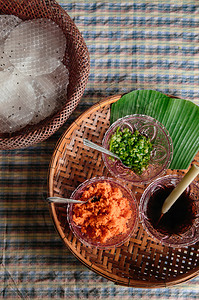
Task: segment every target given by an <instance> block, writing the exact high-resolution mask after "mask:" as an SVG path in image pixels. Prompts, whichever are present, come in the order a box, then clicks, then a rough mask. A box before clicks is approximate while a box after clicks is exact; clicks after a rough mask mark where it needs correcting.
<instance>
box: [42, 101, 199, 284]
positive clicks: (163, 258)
mask: <svg viewBox="0 0 199 300" xmlns="http://www.w3.org/2000/svg"><path fill="white" fill-rule="evenodd" d="M120 97H121V95H117V96H114V97H110V98H108V99H104V100H102V101H100V102H99V103H97V104H96V105H94V106H92V107H91V108H90V109H88V110H87V111H86V112H85V113H83V114H82V115H81V116H80V117H79V118H78V119H77V120H76V121H75V122H74V123H73V124H72V125H71V126H70V127H69V128H68V130H67V131H66V132H65V133H64V135H63V136H62V138H61V139H60V140H59V142H58V144H57V146H56V149H55V151H54V154H53V156H52V160H51V163H50V167H49V175H48V192H49V196H61V197H69V196H70V195H71V193H72V191H73V190H74V189H75V188H76V187H77V186H78V185H79V184H80V183H82V182H83V181H85V180H86V179H89V178H91V177H94V176H102V175H103V176H110V174H108V171H107V169H106V168H105V166H104V164H103V161H102V156H101V153H99V152H98V151H96V150H93V149H88V148H87V147H85V146H84V145H83V142H82V139H83V138H87V139H89V140H92V141H93V142H96V143H99V144H100V143H101V142H102V139H103V136H104V133H105V131H106V130H107V128H108V127H109V118H110V105H111V103H113V102H114V101H117V100H118V99H120ZM198 159H199V155H198V156H196V158H195V163H196V164H198ZM185 173H186V171H183V170H178V171H176V170H174V171H172V170H168V171H167V174H179V175H183V174H185ZM128 186H129V187H131V189H132V191H133V192H134V194H135V196H136V198H137V201H138V202H139V200H140V197H141V195H142V193H143V191H144V189H145V188H146V185H141V184H140V185H136V186H133V185H130V184H128ZM50 212H51V216H52V219H53V221H54V225H55V227H56V229H57V231H58V233H59V235H60V237H61V239H62V241H63V242H64V244H65V245H66V246H67V247H68V248H69V249H70V251H71V252H72V253H73V254H74V255H75V256H76V257H77V258H78V259H79V260H80V261H81V262H82V263H83V264H84V265H85V266H87V267H88V268H90V269H91V270H92V271H94V272H96V273H98V274H100V275H101V276H103V277H105V278H107V279H109V280H111V281H113V282H115V283H116V284H119V285H123V286H130V287H136V288H159V287H168V286H172V285H175V284H180V283H183V282H185V281H187V280H189V279H192V278H193V277H195V276H197V275H198V274H199V243H197V244H195V245H192V246H190V247H185V248H181V249H174V248H170V247H166V246H163V245H161V244H160V243H156V242H155V241H154V240H153V239H152V238H151V237H149V236H148V235H147V233H146V232H145V230H144V229H143V227H142V225H141V223H139V226H138V229H137V232H135V233H134V234H133V235H132V237H131V238H130V239H129V240H128V241H127V242H126V243H124V244H123V245H122V246H120V247H118V248H115V249H110V250H99V249H96V248H91V247H87V246H84V245H83V244H82V243H81V242H80V241H79V240H77V239H76V237H75V236H74V235H73V234H72V232H71V231H70V229H69V226H68V224H67V218H66V207H65V206H63V205H60V204H56V205H55V204H51V205H50Z"/></svg>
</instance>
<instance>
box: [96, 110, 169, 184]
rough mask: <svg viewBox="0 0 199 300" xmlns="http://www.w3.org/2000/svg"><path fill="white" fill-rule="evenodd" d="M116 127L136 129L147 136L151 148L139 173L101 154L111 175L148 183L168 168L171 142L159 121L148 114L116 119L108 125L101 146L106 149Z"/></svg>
mask: <svg viewBox="0 0 199 300" xmlns="http://www.w3.org/2000/svg"><path fill="white" fill-rule="evenodd" d="M118 127H119V128H120V130H123V129H124V128H129V129H130V130H131V131H132V133H133V132H134V131H135V130H138V131H139V133H140V134H141V135H144V136H146V137H147V138H149V140H150V141H151V143H152V147H153V148H152V151H151V156H150V161H149V166H148V168H147V169H145V170H144V171H143V172H142V174H141V175H138V174H136V173H135V172H134V171H132V170H131V169H129V168H127V167H125V166H124V165H123V164H122V163H121V162H120V161H119V160H117V159H113V158H112V157H110V156H109V155H107V154H102V157H103V160H104V164H105V166H106V167H107V168H108V170H109V171H110V173H111V174H112V175H114V176H115V177H116V178H120V179H123V180H125V181H129V182H132V183H148V182H150V181H152V180H153V179H155V178H156V177H158V176H160V175H161V174H162V173H163V172H164V171H165V170H166V169H168V167H169V165H170V162H171V160H172V157H173V143H172V140H171V137H170V135H169V133H168V131H167V129H166V128H165V127H164V126H163V125H162V124H161V123H160V122H158V121H157V120H155V119H154V118H152V117H150V116H145V115H137V114H135V115H130V116H126V117H124V118H121V119H118V120H117V121H116V122H114V123H113V124H112V125H111V126H110V127H109V129H108V130H107V132H106V133H105V136H104V139H103V141H102V145H103V147H105V148H106V149H108V150H109V148H110V139H111V137H112V135H113V134H114V133H115V132H116V130H117V128H118Z"/></svg>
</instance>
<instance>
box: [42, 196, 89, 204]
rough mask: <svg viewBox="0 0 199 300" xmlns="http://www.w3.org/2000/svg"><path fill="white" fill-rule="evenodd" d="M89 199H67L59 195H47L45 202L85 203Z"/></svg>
mask: <svg viewBox="0 0 199 300" xmlns="http://www.w3.org/2000/svg"><path fill="white" fill-rule="evenodd" d="M89 200H90V199H88V200H86V201H81V200H75V199H69V198H60V197H48V198H47V199H46V201H47V202H49V203H52V202H53V203H82V204H83V203H86V202H88V201H89Z"/></svg>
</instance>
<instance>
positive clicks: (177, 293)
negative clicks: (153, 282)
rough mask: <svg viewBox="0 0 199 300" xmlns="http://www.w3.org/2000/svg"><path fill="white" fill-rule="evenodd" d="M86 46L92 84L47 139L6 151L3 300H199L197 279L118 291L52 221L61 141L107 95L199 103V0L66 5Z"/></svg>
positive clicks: (1, 202) (2, 154) (0, 167)
mask: <svg viewBox="0 0 199 300" xmlns="http://www.w3.org/2000/svg"><path fill="white" fill-rule="evenodd" d="M60 5H61V6H62V7H63V9H64V10H66V11H67V13H68V14H69V15H70V16H71V18H72V19H73V20H74V22H75V24H76V25H77V27H78V28H79V30H80V32H81V34H82V36H83V37H84V39H85V42H86V44H87V46H88V50H89V53H90V61H91V70H90V76H89V81H88V84H87V87H86V90H85V93H84V96H83V97H82V99H81V102H80V103H79V105H78V107H77V109H76V110H75V111H74V112H73V114H72V115H71V117H70V118H69V119H68V121H67V122H66V123H65V125H64V126H63V127H62V128H61V129H60V130H59V131H58V132H56V133H55V134H54V135H53V136H52V137H50V138H49V139H48V140H46V141H44V142H42V143H40V144H37V145H35V146H32V147H30V148H28V149H22V150H12V151H11V150H10V151H0V235H1V236H0V249H1V269H0V298H8V299H15V298H22V299H50V298H55V299H60V298H65V299H139V298H142V299H147V300H148V299H153V300H156V299H158V300H159V299H170V300H172V299H173V300H174V299H181V300H182V299H183V300H184V299H189V300H190V299H199V277H195V278H194V279H192V280H191V281H189V282H187V283H183V284H180V285H178V286H173V287H170V288H161V289H138V288H131V287H123V286H116V285H115V284H114V283H112V282H110V281H108V280H106V279H105V278H103V277H101V276H99V275H97V274H96V273H94V272H92V271H90V270H88V269H87V268H86V267H85V266H83V265H82V264H81V263H80V262H79V261H78V260H77V259H76V258H75V257H74V256H73V255H72V254H71V253H70V252H69V251H68V250H67V249H66V248H65V246H64V245H63V244H62V241H61V240H60V238H59V236H58V234H57V233H56V231H55V229H54V226H53V223H52V220H51V218H50V215H49V211H48V206H47V204H46V203H45V201H44V199H45V197H46V186H47V169H48V166H49V162H50V158H51V156H52V153H53V150H54V147H55V145H56V142H57V140H58V139H59V137H60V136H61V135H62V133H63V132H64V131H65V130H66V129H67V128H68V126H69V125H70V124H71V123H72V122H73V121H74V120H75V119H76V118H77V116H79V114H80V113H82V112H83V111H85V110H86V109H87V108H88V107H90V106H92V105H93V104H95V103H96V102H97V101H99V100H101V99H102V98H103V97H106V96H110V95H114V94H117V93H125V92H130V91H132V90H136V89H154V90H158V91H161V92H163V93H167V94H171V95H174V96H178V97H180V98H182V99H189V100H191V101H193V102H194V103H196V104H199V44H198V41H199V3H198V1H194V0H193V1H191V0H189V1H188V0H187V1H185V0H184V1H183V0H182V1H171V0H156V1H146V0H142V1H140V0H136V1H135V0H134V1H131V2H124V1H112V2H108V3H107V2H104V1H100V2H98V1H96V2H90V1H86V0H84V1H79V2H78V3H76V2H74V1H66V0H65V1H60Z"/></svg>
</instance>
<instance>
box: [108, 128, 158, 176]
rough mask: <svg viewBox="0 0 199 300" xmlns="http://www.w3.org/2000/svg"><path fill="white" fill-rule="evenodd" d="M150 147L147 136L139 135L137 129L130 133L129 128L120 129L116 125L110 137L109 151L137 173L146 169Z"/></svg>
mask: <svg viewBox="0 0 199 300" xmlns="http://www.w3.org/2000/svg"><path fill="white" fill-rule="evenodd" d="M152 147H153V146H152V143H151V142H150V140H149V138H147V137H146V136H144V135H141V134H140V133H139V131H138V130H136V131H135V132H134V133H132V132H131V130H130V129H129V128H124V129H123V130H120V127H118V128H117V129H116V132H115V133H114V134H113V135H112V136H111V139H110V151H111V152H113V153H115V154H117V155H118V156H119V158H120V159H121V161H122V163H123V164H124V165H125V166H127V167H129V168H130V169H131V170H133V171H134V172H135V173H137V174H138V175H140V174H142V172H143V171H144V170H145V169H147V167H148V165H149V161H150V156H151V151H152Z"/></svg>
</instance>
